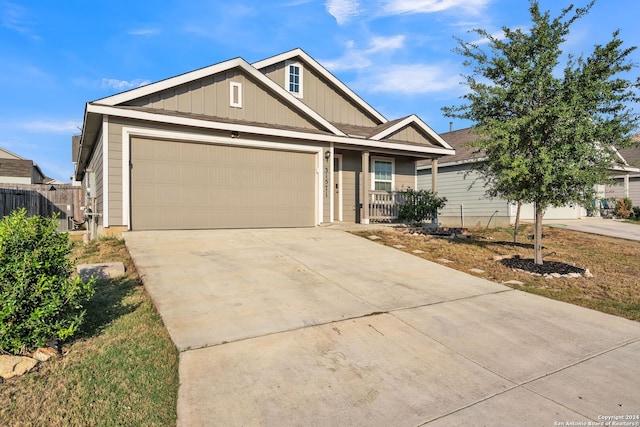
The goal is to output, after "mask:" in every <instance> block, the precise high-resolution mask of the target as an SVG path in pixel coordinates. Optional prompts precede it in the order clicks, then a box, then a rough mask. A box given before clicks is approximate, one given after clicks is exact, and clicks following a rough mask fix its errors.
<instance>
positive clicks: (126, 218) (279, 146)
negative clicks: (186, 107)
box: [122, 126, 323, 230]
mask: <svg viewBox="0 0 640 427" xmlns="http://www.w3.org/2000/svg"><path fill="white" fill-rule="evenodd" d="M132 137H147V138H160V139H169V140H174V141H185V142H206V143H211V144H221V145H231V146H237V147H245V148H267V149H272V150H279V151H301V152H307V153H314V154H317V156H316V171H315V172H316V186H315V187H316V191H315V192H316V194H315V199H316V212H315V223H316V225H317V224H320V223H321V222H322V213H323V208H322V197H320V196H321V194H322V181H323V180H322V179H320V177H319V174H320V172H321V171H322V161H323V147H310V146H308V145H300V144H283V143H277V142H267V141H250V140H245V139H241V138H230V137H229V138H227V137H219V136H215V137H214V136H211V135H202V134H196V133H188V132H175V131H164V130H157V129H147V128H138V127H130V126H129V127H123V128H122V220H123V223H124V224H123V225H125V226H126V227H127V229H128V230H131V170H130V168H129V165H130V163H131V138H132Z"/></svg>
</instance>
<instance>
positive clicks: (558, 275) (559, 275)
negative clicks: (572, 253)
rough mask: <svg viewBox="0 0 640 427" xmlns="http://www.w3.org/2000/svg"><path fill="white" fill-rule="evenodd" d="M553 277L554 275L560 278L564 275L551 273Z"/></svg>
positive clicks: (555, 277)
mask: <svg viewBox="0 0 640 427" xmlns="http://www.w3.org/2000/svg"><path fill="white" fill-rule="evenodd" d="M551 277H553V278H554V279H559V278H561V277H562V274H560V273H551Z"/></svg>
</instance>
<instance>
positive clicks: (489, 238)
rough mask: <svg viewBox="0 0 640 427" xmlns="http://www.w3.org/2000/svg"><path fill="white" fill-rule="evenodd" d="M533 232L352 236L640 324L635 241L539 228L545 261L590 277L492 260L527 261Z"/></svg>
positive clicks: (395, 232) (639, 246)
mask: <svg viewBox="0 0 640 427" xmlns="http://www.w3.org/2000/svg"><path fill="white" fill-rule="evenodd" d="M532 233H533V227H532V226H531V225H527V226H525V227H524V229H523V230H522V234H521V235H520V236H519V238H518V242H519V243H518V244H517V245H513V244H512V242H513V232H512V231H511V230H505V229H488V230H485V229H482V230H472V236H471V238H468V239H454V240H449V239H441V238H434V237H431V236H423V235H418V236H413V235H411V234H404V233H402V232H401V231H400V230H399V229H394V228H386V229H381V230H377V231H375V232H374V233H372V232H371V231H359V232H355V233H354V234H357V235H360V236H363V237H367V236H370V235H371V234H375V235H377V236H379V237H381V239H380V240H377V242H379V243H382V244H385V245H388V246H392V245H404V246H405V247H406V248H404V249H401V250H403V251H405V252H409V253H411V252H412V251H413V250H416V249H419V250H422V251H424V252H425V253H424V254H419V255H415V256H420V257H422V258H425V259H428V260H431V261H436V262H438V261H437V260H438V259H442V258H444V259H447V260H450V261H453V262H452V263H448V264H446V265H447V267H450V268H454V269H457V270H460V271H464V272H467V273H469V270H470V269H472V268H477V269H480V270H484V273H482V274H475V275H476V276H480V277H484V278H486V279H488V280H492V281H495V282H498V283H504V282H507V281H510V280H517V281H520V282H522V283H523V284H522V285H515V284H511V285H507V286H511V287H512V288H515V289H519V290H522V291H525V292H530V293H534V294H538V295H542V296H545V297H548V298H553V299H556V300H560V301H565V302H569V303H572V304H576V305H579V306H582V307H587V308H591V309H594V310H598V311H602V312H604V313H609V314H614V315H616V316H620V317H625V318H627V319H631V320H635V321H640V267H639V265H638V259H640V242H637V241H628V240H622V239H615V238H610V237H605V236H598V235H592V234H586V233H579V232H575V231H570V230H566V229H562V228H555V227H544V231H543V233H544V235H545V238H544V240H543V245H544V249H543V255H544V259H545V261H558V262H563V263H566V264H570V265H575V266H577V267H580V268H585V269H589V270H590V272H591V273H592V274H593V276H594V277H592V278H586V277H582V278H575V279H569V278H559V279H545V278H544V277H535V276H532V275H530V274H528V273H525V272H519V271H514V270H513V269H510V268H508V267H505V266H504V265H502V263H501V262H499V261H494V256H496V255H520V256H521V257H523V258H533V245H532V244H531V241H530V240H528V239H527V237H526V236H528V235H530V234H532Z"/></svg>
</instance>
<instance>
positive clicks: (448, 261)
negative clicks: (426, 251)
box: [436, 258, 453, 264]
mask: <svg viewBox="0 0 640 427" xmlns="http://www.w3.org/2000/svg"><path fill="white" fill-rule="evenodd" d="M436 261H438V262H441V263H443V264H451V263H453V261H450V260H448V259H445V258H438V259H437V260H436Z"/></svg>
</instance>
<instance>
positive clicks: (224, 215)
mask: <svg viewBox="0 0 640 427" xmlns="http://www.w3.org/2000/svg"><path fill="white" fill-rule="evenodd" d="M453 153H454V150H453V149H452V148H451V147H450V146H449V144H447V143H446V142H445V141H444V140H443V139H442V138H441V137H440V136H439V135H438V134H437V133H435V132H434V131H433V130H432V129H431V128H430V127H429V126H428V125H427V124H425V123H424V122H423V121H422V120H421V119H420V118H419V117H417V116H416V115H410V116H407V117H404V118H400V119H396V120H388V119H387V118H386V117H384V116H383V115H382V114H380V113H379V112H378V111H376V110H375V109H374V108H373V107H371V106H370V105H369V104H367V103H366V102H365V101H364V100H363V99H362V98H360V97H359V96H358V95H357V94H356V93H355V92H353V91H352V90H351V89H350V88H349V87H347V86H346V85H345V84H344V83H342V82H341V81H340V80H339V79H337V78H336V77H335V76H334V75H332V74H331V73H330V72H329V71H327V70H326V69H325V68H324V67H323V66H322V65H320V64H319V63H318V62H317V61H316V60H315V59H313V58H312V57H311V56H309V55H308V54H307V53H306V52H304V51H303V50H301V49H294V50H291V51H289V52H285V53H282V54H279V55H276V56H273V57H270V58H267V59H264V60H261V61H258V62H255V63H252V64H250V63H248V62H247V61H245V60H244V59H242V58H235V59H231V60H228V61H224V62H221V63H218V64H215V65H212V66H209V67H206V68H202V69H199V70H195V71H191V72H187V73H185V74H182V75H179V76H176V77H172V78H169V79H166V80H162V81H159V82H156V83H152V84H149V85H146V86H143V87H139V88H136V89H133V90H130V91H127V92H123V93H119V94H116V95H113V96H109V97H107V98H103V99H99V100H96V101H93V102H89V103H87V104H86V107H85V115H84V124H83V128H82V135H81V137H80V138H76V139H75V143H74V144H73V159H74V163H75V179H77V180H80V181H82V183H83V186H84V188H85V190H86V192H87V211H89V210H90V212H91V215H92V216H93V218H94V223H95V231H94V234H101V233H120V232H122V231H126V230H163V229H209V228H255V227H313V226H317V225H319V224H326V223H333V222H337V221H344V222H359V223H368V222H370V221H375V220H378V219H385V218H384V216H385V215H387V214H388V212H386V213H385V212H382V213H380V212H378V208H377V204H376V201H377V200H384V203H385V204H389V203H393V194H394V193H395V192H396V191H399V190H402V189H406V188H408V187H412V188H415V187H416V185H417V183H416V178H417V173H416V164H417V161H419V160H420V161H429V162H432V161H433V162H434V163H437V161H436V159H437V158H439V157H441V156H444V155H451V154H453Z"/></svg>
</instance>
